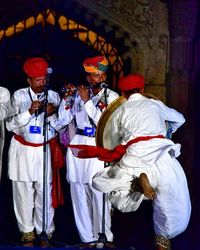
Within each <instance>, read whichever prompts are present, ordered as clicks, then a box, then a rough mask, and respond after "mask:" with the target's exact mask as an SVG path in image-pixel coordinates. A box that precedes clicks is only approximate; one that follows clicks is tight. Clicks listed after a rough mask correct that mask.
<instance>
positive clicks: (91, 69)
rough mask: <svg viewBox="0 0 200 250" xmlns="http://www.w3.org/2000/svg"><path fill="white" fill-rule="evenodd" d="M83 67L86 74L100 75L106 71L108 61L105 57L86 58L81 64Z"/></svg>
mask: <svg viewBox="0 0 200 250" xmlns="http://www.w3.org/2000/svg"><path fill="white" fill-rule="evenodd" d="M83 67H84V69H85V72H87V73H90V74H91V73H94V74H101V73H103V72H106V71H107V69H108V60H107V59H106V57H105V56H95V57H91V58H86V59H85V60H84V62H83Z"/></svg>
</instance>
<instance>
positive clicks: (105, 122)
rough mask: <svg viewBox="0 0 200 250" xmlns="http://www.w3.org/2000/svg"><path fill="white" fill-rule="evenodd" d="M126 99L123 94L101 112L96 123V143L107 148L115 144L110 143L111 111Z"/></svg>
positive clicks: (111, 147)
mask: <svg viewBox="0 0 200 250" xmlns="http://www.w3.org/2000/svg"><path fill="white" fill-rule="evenodd" d="M126 100H127V99H126V98H124V97H123V96H120V97H118V98H117V99H116V100H114V101H113V102H111V103H110V104H109V105H108V107H107V108H106V110H105V111H104V112H103V113H102V115H101V118H100V120H99V122H98V124H97V130H96V145H97V146H100V147H104V148H107V149H113V148H114V147H115V146H116V145H111V140H110V125H111V121H112V114H113V112H114V111H115V110H116V109H117V108H118V107H119V106H120V105H121V104H122V103H123V102H125V101H126Z"/></svg>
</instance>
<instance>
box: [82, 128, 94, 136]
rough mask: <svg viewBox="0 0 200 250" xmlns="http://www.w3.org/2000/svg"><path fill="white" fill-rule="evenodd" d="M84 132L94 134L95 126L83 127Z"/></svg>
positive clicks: (88, 134) (89, 134)
mask: <svg viewBox="0 0 200 250" xmlns="http://www.w3.org/2000/svg"><path fill="white" fill-rule="evenodd" d="M84 134H85V135H87V136H93V135H95V128H94V127H85V128H84Z"/></svg>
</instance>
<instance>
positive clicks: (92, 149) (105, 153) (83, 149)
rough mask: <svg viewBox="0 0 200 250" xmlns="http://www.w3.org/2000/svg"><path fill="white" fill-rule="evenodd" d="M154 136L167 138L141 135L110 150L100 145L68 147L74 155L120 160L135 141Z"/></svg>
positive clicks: (107, 160) (109, 160) (111, 160)
mask: <svg viewBox="0 0 200 250" xmlns="http://www.w3.org/2000/svg"><path fill="white" fill-rule="evenodd" d="M154 138H162V139H163V138H165V137H164V136H163V135H155V136H140V137H137V138H135V139H133V140H131V141H129V142H128V143H127V144H126V145H122V144H119V145H118V146H116V147H115V148H114V149H113V150H109V149H106V148H102V147H98V146H90V145H70V144H69V145H68V147H69V148H70V149H71V150H72V153H73V154H74V156H76V157H78V158H95V157H97V158H98V159H99V160H101V161H105V162H116V161H119V160H120V159H121V158H122V156H123V155H124V154H125V152H126V149H127V148H128V147H129V146H130V145H131V144H133V143H137V142H139V141H147V140H151V139H154Z"/></svg>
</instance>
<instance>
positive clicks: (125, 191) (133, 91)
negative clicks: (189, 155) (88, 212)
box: [93, 74, 191, 250]
mask: <svg viewBox="0 0 200 250" xmlns="http://www.w3.org/2000/svg"><path fill="white" fill-rule="evenodd" d="M143 88H144V79H143V77H142V76H140V75H136V74H133V75H129V76H127V77H124V78H122V79H121V80H120V82H119V89H121V91H122V94H123V95H124V96H125V97H126V98H127V101H126V102H124V103H123V104H122V105H121V106H120V107H119V108H118V109H117V110H116V111H115V113H114V114H113V116H112V124H111V131H110V138H111V140H112V144H111V145H114V146H116V145H118V144H127V143H128V142H129V141H131V140H133V139H136V140H138V142H135V143H132V144H131V145H130V146H128V148H127V149H126V152H125V154H124V155H123V156H122V158H121V160H120V161H119V162H116V163H115V165H114V166H112V167H108V168H106V169H104V170H102V171H100V172H99V173H97V174H96V175H95V177H94V179H93V187H95V188H96V189H97V190H99V191H102V192H107V193H109V198H110V201H111V202H112V204H113V206H115V207H116V208H117V209H119V210H120V211H122V212H131V211H135V210H136V209H137V208H138V207H139V205H140V204H141V202H142V201H143V200H144V199H147V197H145V195H144V193H142V192H138V191H137V190H134V186H133V182H132V180H133V179H135V180H137V179H138V178H140V175H141V174H142V173H144V174H146V176H147V177H148V180H149V183H150V186H151V187H152V188H153V189H154V190H155V193H156V198H155V197H153V196H152V198H155V199H154V200H153V220H154V230H155V235H156V247H157V248H156V249H159V250H161V249H168V245H169V239H170V238H172V237H175V236H176V235H178V234H180V233H181V232H183V231H184V230H185V229H186V227H187V225H188V222H189V218H190V213H191V204H190V196H189V191H188V185H187V180H186V177H185V174H184V171H183V169H182V167H181V165H180V164H179V162H178V160H177V159H176V158H177V157H178V156H179V155H180V145H179V144H174V143H173V142H172V141H171V140H169V139H166V138H165V136H166V133H167V131H166V122H170V123H171V129H172V133H174V132H175V131H176V130H177V129H178V128H179V127H180V126H181V125H182V124H183V123H184V122H185V119H184V117H183V115H182V114H181V113H179V112H177V111H176V110H174V109H172V108H169V107H167V106H166V105H165V104H163V103H162V102H161V101H159V100H154V99H149V98H146V97H145V96H143V95H142V94H141V92H142V90H143ZM156 137H157V138H156ZM162 137H163V138H162ZM131 184H132V186H131ZM131 189H132V190H131Z"/></svg>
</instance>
